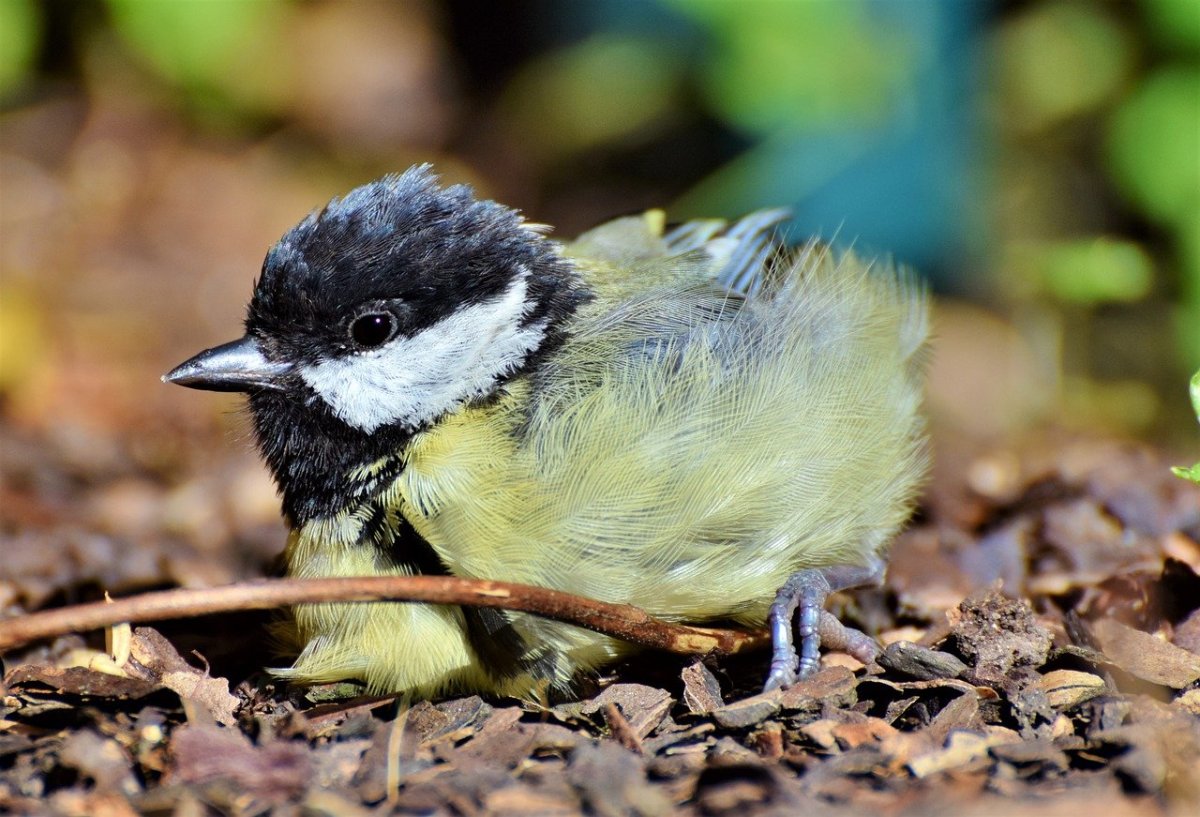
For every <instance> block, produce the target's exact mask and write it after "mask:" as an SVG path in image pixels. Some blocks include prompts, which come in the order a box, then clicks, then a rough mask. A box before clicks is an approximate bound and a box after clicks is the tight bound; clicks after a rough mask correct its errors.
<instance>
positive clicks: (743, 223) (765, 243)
mask: <svg viewBox="0 0 1200 817" xmlns="http://www.w3.org/2000/svg"><path fill="white" fill-rule="evenodd" d="M789 218H791V212H790V211H788V210H786V209H783V208H776V209H773V210H759V211H757V212H754V213H751V214H750V215H748V216H745V217H744V218H741V219H738V220H737V221H735V222H734V223H733V224H727V222H725V221H723V220H720V219H701V220H696V221H687V222H684V223H683V224H680V225H679V226H677V227H674V228H672V229H671V230H670V231H669V232H667V233H666V235H664V236H663V242H664V244H665V245H666V247H667V249H668V251H669V252H670V254H672V255H681V254H683V253H687V252H692V251H695V250H703V251H704V252H705V253H707V254H708V255H709V257H711V258H712V259H714V261H715V268H714V269H713V270H712V276H713V277H714V278H715V279H716V280H717V281H718V282H719V283H720V284H721V285H723V286H725V287H727V288H729V289H730V290H732V291H733V292H736V293H738V294H740V295H754V294H755V293H756V292H758V290H759V289H760V288H761V286H762V284H763V278H764V274H765V273H766V272H768V271H769V270H770V267H771V261H772V258H773V257H774V256H775V255H777V254H778V253H779V252H780V251H781V250H782V249H783V244H782V242H781V241H780V238H779V227H780V225H781V224H782V223H783V222H785V221H787V220H788V219H789Z"/></svg>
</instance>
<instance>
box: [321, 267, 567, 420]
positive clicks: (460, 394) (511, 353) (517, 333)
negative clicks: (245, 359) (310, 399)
mask: <svg viewBox="0 0 1200 817" xmlns="http://www.w3.org/2000/svg"><path fill="white" fill-rule="evenodd" d="M525 278H526V276H525V275H522V276H520V277H519V278H517V279H516V280H514V281H513V283H512V284H511V285H510V286H509V287H508V289H507V290H505V291H504V292H503V293H501V294H500V295H499V296H497V297H495V298H493V299H491V300H488V301H484V302H483V303H478V304H472V305H471V306H465V307H463V308H462V309H459V310H457V311H456V312H454V313H452V314H450V315H448V316H446V317H445V318H443V319H442V320H440V321H438V322H437V323H435V324H433V325H432V326H430V327H428V328H427V329H424V330H423V331H421V332H420V333H418V334H416V335H414V336H413V337H411V338H405V337H397V338H395V339H394V340H392V341H391V342H389V343H388V344H386V345H384V346H382V347H380V348H379V349H374V350H372V351H369V352H362V353H360V354H356V355H351V356H350V357H345V358H339V359H335V360H326V361H322V362H320V363H317V364H314V365H312V366H305V367H303V368H302V369H300V376H301V377H303V378H304V381H305V382H306V383H308V385H309V386H311V387H312V388H313V390H314V391H316V392H317V394H319V395H321V398H322V399H323V400H324V401H325V402H326V403H328V404H329V407H330V408H332V409H333V412H334V414H336V415H337V416H338V418H340V419H341V420H342V421H343V422H345V423H347V424H348V425H351V426H354V427H355V428H358V429H361V430H362V431H365V432H367V433H370V432H372V431H374V430H375V429H377V428H379V427H380V426H383V425H389V424H392V423H403V424H405V425H410V426H417V425H420V424H421V423H424V422H428V421H430V420H433V419H434V418H436V417H438V416H439V415H441V414H442V413H444V412H446V411H448V410H450V409H452V408H454V407H455V406H457V405H458V404H460V403H461V402H462V401H464V400H467V399H469V398H471V397H475V396H477V395H480V394H484V393H486V392H487V391H488V390H489V389H490V388H491V386H492V384H493V383H494V382H495V380H496V378H497V377H499V376H501V375H504V374H507V373H508V372H511V371H512V370H514V369H515V368H517V367H518V366H520V365H521V363H522V361H524V359H525V357H526V355H528V354H529V352H530V351H532V350H533V349H535V348H536V347H537V346H538V344H539V343H541V341H542V338H543V336H544V335H545V330H546V324H545V322H540V323H537V324H534V325H531V326H526V327H521V325H520V324H521V319H522V317H523V316H524V314H525V312H526V311H527V310H528V308H529V304H527V303H526V301H525V291H526V287H525Z"/></svg>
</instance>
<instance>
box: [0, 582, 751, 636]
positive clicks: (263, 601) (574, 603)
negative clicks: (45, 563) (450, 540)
mask: <svg viewBox="0 0 1200 817" xmlns="http://www.w3.org/2000/svg"><path fill="white" fill-rule="evenodd" d="M376 601H409V602H424V603H430V604H462V605H468V606H474V607H498V608H503V609H506V610H519V611H522V612H526V613H535V614H537V615H540V616H544V617H546V618H552V619H555V620H557V621H564V622H567V623H568V624H575V625H578V626H580V627H585V628H587V629H589V630H594V631H596V632H598V633H602V634H604V635H609V636H612V637H614V638H619V639H622V640H623V641H628V642H631V643H633V644H640V645H642V646H645V647H652V648H654V649H659V650H664V651H667V652H673V653H680V654H684V655H708V654H710V653H711V654H716V655H732V654H734V653H740V652H746V651H748V650H751V649H757V648H760V647H763V646H765V645H766V644H767V643H768V636H767V635H766V633H764V632H746V631H741V630H724V629H715V628H708V627H690V626H687V625H684V624H674V623H671V622H666V621H662V620H660V619H657V618H654V617H652V616H650V615H649V614H648V613H646V612H645V611H644V610H642V609H640V608H638V607H633V606H631V605H628V604H609V603H607V602H601V601H596V600H594V599H589V598H584V597H582V596H575V595H572V594H570V593H564V592H562V591H559V590H549V589H546V588H544V587H531V586H529V585H523V584H512V583H509V582H493V581H482V580H477V579H461V578H457V577H455V576H364V577H352V578H331V579H263V580H259V581H252V582H242V583H239V584H232V585H226V586H223V587H208V588H200V589H179V590H164V591H159V592H154V593H143V594H140V595H137V596H130V597H128V598H122V599H117V600H114V601H103V602H92V603H89V604H78V605H74V606H71V607H60V608H56V609H53V610H43V611H40V612H36V613H29V614H27V615H23V616H18V617H16V618H11V619H5V620H0V652H3V651H4V650H8V649H12V648H13V647H18V646H21V645H22V644H27V643H29V642H31V641H36V640H38V639H42V638H50V637H53V636H58V635H65V634H67V633H73V632H80V631H84V630H94V629H98V628H101V627H109V626H112V625H114V624H120V623H123V622H147V621H162V620H164V619H173V618H188V617H191V616H198V615H208V614H211V613H224V612H230V611H236V610H266V609H274V608H278V607H286V606H290V605H293V604H309V603H314V602H376Z"/></svg>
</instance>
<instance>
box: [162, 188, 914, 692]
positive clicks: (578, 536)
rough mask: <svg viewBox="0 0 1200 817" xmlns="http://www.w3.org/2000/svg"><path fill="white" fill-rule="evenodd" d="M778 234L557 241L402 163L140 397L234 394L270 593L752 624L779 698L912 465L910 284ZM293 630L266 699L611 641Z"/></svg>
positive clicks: (544, 663)
mask: <svg viewBox="0 0 1200 817" xmlns="http://www.w3.org/2000/svg"><path fill="white" fill-rule="evenodd" d="M786 217H787V214H786V213H784V212H781V211H764V212H759V213H756V214H753V215H751V216H748V217H746V218H744V219H742V220H740V221H737V222H734V223H733V224H727V223H725V222H722V221H718V220H702V221H690V222H686V223H684V224H682V225H681V226H676V227H672V228H668V227H667V226H666V225H665V219H664V216H663V214H662V212H661V211H651V212H648V213H645V214H644V215H641V216H632V217H626V218H620V219H617V220H615V221H612V222H609V223H607V224H604V225H602V226H600V227H597V228H596V229H594V230H592V231H590V232H588V233H585V234H584V235H582V236H581V237H579V238H578V239H576V240H575V241H574V242H571V243H558V242H555V241H552V240H550V239H549V238H547V237H546V236H545V233H546V231H547V229H548V228H545V227H543V226H541V225H536V224H531V223H528V222H526V221H524V220H523V218H522V217H521V216H520V215H519V214H518V213H517V212H516V211H514V210H511V209H509V208H507V207H504V206H502V205H500V204H497V203H496V202H492V201H480V200H476V199H475V198H474V195H473V191H472V190H471V189H470V188H469V187H466V186H463V185H454V186H449V187H442V186H441V185H440V184H439V181H438V179H437V177H436V176H435V175H434V174H433V172H432V171H431V169H430V168H429V166H428V165H424V166H418V167H413V168H410V169H409V170H408V171H406V172H405V173H403V174H400V175H392V176H387V177H385V178H383V179H380V180H378V181H375V182H372V183H370V184H367V185H364V186H362V187H359V188H357V189H356V190H353V191H352V192H350V193H349V194H347V195H345V196H343V197H341V198H335V199H334V200H332V201H331V202H330V203H329V204H328V205H326V206H325V207H324V208H322V209H320V210H318V211H315V212H313V213H312V214H310V215H309V216H308V217H307V218H305V219H304V220H303V221H301V222H300V223H299V224H298V225H297V226H295V227H294V228H292V229H291V230H290V231H289V232H288V233H287V234H286V235H284V236H283V238H282V239H280V241H279V243H277V244H276V245H275V246H274V247H272V248H271V250H270V251H269V252H268V253H267V256H266V260H265V261H264V263H263V267H262V273H261V275H260V277H259V279H258V281H257V283H256V284H255V287H254V294H253V297H252V299H251V301H250V305H249V309H248V314H247V317H246V322H245V327H246V332H245V336H244V337H242V338H241V339H240V340H236V341H233V342H232V343H227V344H225V345H223V346H218V347H215V348H213V349H209V350H207V351H204V352H201V353H200V354H198V355H196V356H195V357H193V358H192V359H190V360H188V361H187V362H185V363H183V364H182V365H180V366H179V367H177V368H176V369H174V370H173V371H171V372H170V373H169V374H167V375H166V376H165V377H164V379H165V380H167V381H169V382H172V383H178V384H180V385H183V386H190V387H192V388H199V389H211V390H218V391H238V392H245V393H246V394H247V395H248V397H249V405H250V410H251V414H252V416H253V422H254V429H255V432H256V436H257V441H258V446H259V448H260V449H261V452H262V455H263V457H264V458H265V460H266V462H267V464H268V466H269V468H270V470H271V472H272V473H273V475H274V478H275V481H276V482H277V483H278V487H279V490H280V492H281V495H282V503H283V513H284V516H285V517H286V520H287V522H288V524H289V525H290V529H291V533H290V536H289V538H288V542H287V548H286V551H285V559H286V563H287V569H288V572H289V574H290V575H292V576H296V577H323V576H359V575H379V574H400V575H408V574H417V573H421V574H442V575H454V576H463V577H471V578H480V579H492V580H503V581H512V582H523V583H527V584H532V585H540V586H543V587H549V588H555V589H558V590H564V591H568V592H571V593H576V594H580V595H584V596H590V597H592V598H596V599H601V600H606V601H610V602H620V603H627V604H632V605H636V606H638V607H641V608H643V609H644V610H646V611H648V612H649V613H651V614H652V615H655V616H658V617H661V618H663V619H667V620H671V621H682V622H695V623H700V622H711V621H714V620H726V621H730V620H731V621H735V622H740V623H743V624H747V625H754V626H762V625H763V624H764V623H766V624H768V626H769V627H770V629H771V633H772V636H773V640H774V651H773V653H772V659H771V666H770V671H769V673H768V678H767V687H768V688H771V687H779V686H785V685H788V684H790V683H793V682H794V681H795V680H796V679H797V678H798V677H803V676H805V675H808V674H810V673H812V672H813V671H815V669H816V668H817V667H818V664H819V656H818V647H819V636H818V634H817V633H816V624H817V621H818V618H819V617H820V616H821V615H822V607H823V605H824V603H825V599H826V597H827V596H828V594H829V593H831V592H833V591H836V590H840V589H844V588H849V587H853V586H858V585H865V584H870V583H877V582H879V581H880V580H881V579H882V577H883V572H884V567H885V554H886V549H887V546H888V543H889V540H890V539H891V537H892V536H893V535H894V534H895V532H896V531H897V529H898V528H899V527H900V526H901V525H902V524H903V523H904V521H905V520H906V518H907V517H908V515H909V513H910V511H911V508H912V505H913V502H914V500H915V497H916V494H917V492H918V489H919V486H920V483H921V480H922V478H923V476H924V474H925V472H926V469H927V453H926V442H925V431H924V423H923V420H922V418H921V413H920V403H921V394H922V386H921V381H922V368H923V366H922V362H923V359H924V357H925V354H924V350H925V343H926V335H927V305H926V298H925V296H924V294H923V292H922V290H921V288H920V287H919V286H918V285H916V284H914V283H913V282H912V280H911V278H910V277H909V276H907V275H905V274H902V273H898V272H897V271H896V270H895V269H893V268H892V267H891V266H890V265H887V264H875V265H871V264H867V263H865V262H863V261H862V260H860V259H859V258H858V257H856V256H855V255H854V254H851V253H845V254H841V255H838V254H836V253H835V252H833V251H832V250H830V249H828V248H825V247H822V246H820V245H816V244H810V245H808V246H807V247H804V248H801V249H788V248H786V247H784V246H782V245H781V243H780V242H779V241H778V240H777V239H776V234H777V233H778V229H779V223H780V222H781V221H782V220H783V219H785V218H786ZM872 267H874V268H872ZM293 619H294V629H293V632H292V635H293V637H294V639H295V643H296V645H297V649H298V650H299V654H298V657H296V659H295V662H294V663H293V664H292V666H291V667H289V668H286V669H280V670H277V672H278V674H279V675H280V676H282V677H283V678H286V679H291V680H294V681H297V682H304V683H319V682H332V681H337V680H342V679H358V680H360V681H362V682H365V683H366V684H367V685H368V687H369V688H370V689H372V690H375V691H410V692H412V693H414V694H417V695H424V696H431V695H436V694H440V693H445V692H450V691H466V690H471V691H479V692H484V693H493V694H502V695H516V696H533V695H539V694H544V693H545V692H546V691H547V688H549V689H551V690H553V689H557V690H565V689H569V688H570V686H571V684H572V681H573V680H574V679H577V678H578V677H579V676H580V674H581V673H587V672H589V671H593V670H595V669H597V668H599V667H601V666H603V665H605V664H608V663H610V662H612V661H613V660H615V659H617V658H618V657H620V656H622V655H624V654H626V653H627V652H628V651H629V650H630V648H629V647H628V645H626V644H624V643H622V642H619V641H617V640H615V639H613V638H610V637H606V636H603V635H599V634H597V633H594V632H591V631H589V630H585V629H581V628H579V627H575V626H571V625H567V624H562V623H559V622H555V621H550V620H547V619H543V618H539V617H536V616H532V615H528V614H522V613H513V612H507V611H498V610H490V609H478V608H469V607H456V606H445V605H427V604H415V603H394V602H388V603H378V604H306V605H301V606H298V607H297V608H296V609H295V610H294V611H293ZM797 633H798V634H799V639H798V641H799V644H800V650H799V653H797V651H796V649H795V646H794V643H795V641H794V639H793V637H794V635H796V634H797ZM858 635H859V636H861V634H858ZM862 641H864V642H866V643H870V642H869V640H867V639H866V638H865V636H862ZM867 652H868V653H869V652H870V650H869V649H868V650H867ZM868 657H869V655H868Z"/></svg>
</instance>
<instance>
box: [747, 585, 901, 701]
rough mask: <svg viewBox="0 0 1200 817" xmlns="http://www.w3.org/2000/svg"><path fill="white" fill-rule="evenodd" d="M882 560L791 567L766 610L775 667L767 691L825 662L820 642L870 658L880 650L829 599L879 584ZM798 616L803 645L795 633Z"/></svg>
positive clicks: (832, 647) (771, 672)
mask: <svg viewBox="0 0 1200 817" xmlns="http://www.w3.org/2000/svg"><path fill="white" fill-rule="evenodd" d="M884 569H885V566H884V563H883V562H882V561H877V562H875V563H873V564H870V565H866V566H851V565H836V566H833V567H823V568H812V569H809V570H801V571H799V572H797V573H793V574H792V575H791V576H790V577H788V580H787V581H786V582H784V584H783V587H781V588H779V592H778V593H777V594H776V595H775V602H774V603H773V604H772V605H771V611H770V613H769V614H768V616H767V623H768V625H769V626H770V628H771V668H770V670H769V671H768V673H767V682H766V684H765V685H764V686H763V691H764V692H766V691H769V690H772V689H781V688H786V687H789V686H791V685H792V684H794V683H796V682H797V681H799V680H801V679H804V678H807V677H808V676H810V675H812V674H813V673H815V672H816V671H817V669H819V668H820V666H821V646H822V645H824V646H825V647H826V648H828V649H834V650H840V651H842V652H846V653H849V654H850V655H852V656H854V658H856V659H858V660H859V661H862V662H863V663H864V664H869V663H870V662H872V661H874V660H875V656H876V654H877V653H878V651H879V647H878V645H877V644H876V643H875V640H874V639H872V638H871V637H870V636H868V635H867V634H866V633H863V632H860V631H859V630H855V629H854V628H852V627H847V626H845V625H844V624H842V623H841V622H840V621H838V620H837V618H836V617H835V616H834V615H833V614H832V613H829V612H826V610H825V609H824V608H825V601H826V599H828V598H829V595H830V594H831V593H834V592H836V591H838V590H846V589H848V588H851V587H860V586H862V585H868V584H879V583H880V582H882V581H883V574H884ZM793 620H794V621H795V627H796V634H797V635H798V637H799V641H800V649H799V651H798V652H797V650H796V646H795V643H794V642H793V638H792V622H793Z"/></svg>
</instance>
